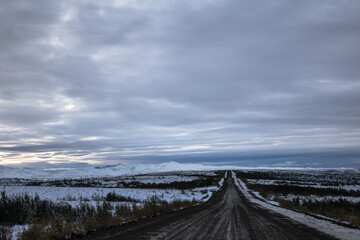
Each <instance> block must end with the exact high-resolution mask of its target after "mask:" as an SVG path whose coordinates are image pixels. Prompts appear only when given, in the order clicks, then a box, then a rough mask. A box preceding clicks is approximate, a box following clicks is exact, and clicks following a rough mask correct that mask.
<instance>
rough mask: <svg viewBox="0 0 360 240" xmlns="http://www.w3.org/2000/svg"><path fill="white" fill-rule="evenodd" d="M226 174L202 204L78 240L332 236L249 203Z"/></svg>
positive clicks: (328, 237) (308, 238)
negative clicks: (225, 177)
mask: <svg viewBox="0 0 360 240" xmlns="http://www.w3.org/2000/svg"><path fill="white" fill-rule="evenodd" d="M227 176H228V177H227V179H226V180H225V181H224V185H223V187H222V189H221V190H220V191H218V192H217V193H215V194H214V196H213V197H212V198H211V199H210V200H209V201H208V202H206V203H204V204H201V205H198V206H195V207H191V208H187V209H184V210H181V211H178V212H174V213H171V214H165V215H161V216H157V217H154V218H151V219H146V220H143V221H140V222H134V223H129V224H125V225H121V226H118V227H114V228H111V229H108V230H105V231H102V232H96V233H91V234H89V235H86V236H85V237H83V238H82V239H84V240H105V239H106V240H118V239H181V240H186V239H261V240H264V239H276V240H282V239H284V240H288V239H299V240H300V239H301V240H304V239H306V240H312V239H314V240H315V239H335V238H333V237H330V236H328V235H326V234H324V233H321V232H319V231H317V230H315V229H312V228H309V227H306V226H304V225H302V224H299V223H296V222H294V221H292V220H290V219H289V218H286V217H284V216H282V215H279V214H276V213H273V212H269V211H268V210H265V209H263V208H260V207H258V206H255V205H253V204H251V203H250V202H249V201H248V200H247V199H246V198H245V197H244V195H243V194H242V193H241V192H240V191H239V190H238V189H237V188H236V186H235V185H234V183H233V179H232V178H231V174H227Z"/></svg>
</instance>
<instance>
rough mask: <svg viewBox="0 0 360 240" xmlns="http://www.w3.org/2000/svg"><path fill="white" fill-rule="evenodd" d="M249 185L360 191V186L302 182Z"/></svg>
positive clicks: (262, 180)
mask: <svg viewBox="0 0 360 240" xmlns="http://www.w3.org/2000/svg"><path fill="white" fill-rule="evenodd" d="M247 182H248V183H251V184H261V185H290V186H298V187H312V188H332V189H343V190H346V191H351V190H353V191H360V185H359V184H356V185H337V186H334V185H326V184H324V183H323V184H322V183H320V182H318V183H316V182H301V181H296V182H294V181H290V180H269V179H247Z"/></svg>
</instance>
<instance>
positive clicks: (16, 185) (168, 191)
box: [0, 171, 224, 239]
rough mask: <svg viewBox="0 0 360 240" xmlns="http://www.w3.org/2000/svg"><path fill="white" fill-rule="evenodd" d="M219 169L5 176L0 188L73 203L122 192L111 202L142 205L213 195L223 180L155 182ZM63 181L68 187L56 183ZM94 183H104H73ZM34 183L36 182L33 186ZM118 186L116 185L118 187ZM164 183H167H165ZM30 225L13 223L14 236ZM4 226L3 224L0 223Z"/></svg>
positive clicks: (7, 192) (195, 178)
mask: <svg viewBox="0 0 360 240" xmlns="http://www.w3.org/2000/svg"><path fill="white" fill-rule="evenodd" d="M217 177H218V175H217V173H215V172H213V171H185V172H178V171H177V172H167V173H157V174H146V175H144V174H143V175H132V176H129V175H126V176H118V177H110V178H109V177H104V178H100V177H98V178H87V179H64V180H49V179H46V180H40V179H36V180H34V179H33V180H31V179H27V180H26V179H17V180H16V181H14V180H13V179H2V181H1V182H0V192H2V194H5V196H6V197H8V198H12V197H16V196H25V195H27V196H29V197H35V196H38V197H39V198H40V199H41V200H48V201H52V202H54V203H67V204H70V205H71V206H72V207H78V206H80V205H81V204H88V205H91V206H96V205H102V204H103V202H104V200H106V196H107V195H108V194H109V193H115V195H116V196H121V197H123V199H122V200H121V201H115V202H113V201H112V202H109V203H110V204H111V205H112V206H114V205H122V204H126V205H127V206H130V207H131V206H133V204H135V205H136V206H143V205H144V204H145V203H146V202H148V201H151V200H152V199H156V200H157V201H160V202H162V201H166V202H168V203H171V202H173V201H175V200H176V201H190V202H204V201H207V200H209V199H210V197H211V196H212V194H213V193H214V192H215V191H217V190H218V189H219V188H220V187H221V186H222V183H223V181H224V179H221V180H220V182H214V185H212V186H204V187H195V188H190V189H176V188H174V187H173V186H172V185H166V186H165V189H162V188H156V187H157V186H160V185H156V184H174V183H180V184H181V183H184V184H186V183H192V182H194V181H195V182H197V181H200V182H201V181H204V179H205V180H206V179H209V178H211V179H216V178H217ZM119 182H126V183H130V184H131V183H142V184H155V185H154V188H149V186H150V187H153V185H146V186H147V188H123V187H119ZM58 183H62V184H64V185H66V186H65V187H61V186H54V184H58ZM78 183H82V184H90V183H91V184H92V183H95V185H97V186H102V187H74V184H78ZM31 185H35V186H31ZM116 186H117V187H116ZM162 187H164V186H163V185H162ZM27 226H28V225H14V226H12V227H11V231H12V239H17V237H18V233H19V232H21V231H22V230H23V229H25V228H27ZM0 227H1V226H0Z"/></svg>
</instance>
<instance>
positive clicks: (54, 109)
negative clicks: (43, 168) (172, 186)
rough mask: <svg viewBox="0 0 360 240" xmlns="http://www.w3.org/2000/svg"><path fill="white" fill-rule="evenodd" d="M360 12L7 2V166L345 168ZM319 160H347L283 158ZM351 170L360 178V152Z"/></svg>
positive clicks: (0, 66)
mask: <svg viewBox="0 0 360 240" xmlns="http://www.w3.org/2000/svg"><path fill="white" fill-rule="evenodd" d="M359 12H360V1H358V0H347V1H335V0H334V1H333V0H302V1H288V0H261V1H260V0H252V1H246V0H197V1H193V0H144V1H137V0H122V1H121V0H119V1H87V0H86V1H85V0H83V1H71V0H69V1H48V0H42V1H40V0H38V1H29V0H23V1H22V0H17V1H14V0H0V165H1V164H5V165H8V164H18V163H26V164H29V163H33V162H41V161H46V162H49V163H70V162H73V163H78V162H83V163H90V164H113V163H119V162H122V163H132V162H156V161H160V162H161V161H168V160H169V159H170V160H174V159H175V160H176V161H179V162H212V163H214V164H225V163H226V164H229V163H232V164H243V165H254V166H255V165H264V164H265V165H273V166H317V165H318V166H326V165H327V163H329V164H330V162H331V161H332V162H331V163H332V164H334V163H335V162H336V163H337V166H342V164H343V163H344V162H342V161H341V160H342V157H345V156H348V155H351V154H350V153H353V152H354V151H355V152H356V149H360V47H359V43H360V14H359ZM312 152H313V153H315V152H316V153H317V154H319V153H324V154H325V153H330V154H328V155H326V156H331V157H333V158H334V156H336V160H331V161H330V160H329V158H327V157H319V158H316V157H314V156H319V155H316V154H313V155H311V154H310V155H307V156H311V157H310V158H306V157H304V156H302V157H300V158H292V159H290V158H289V159H288V158H287V157H286V154H289V156H290V155H291V156H294V155H296V154H298V153H312ZM331 152H336V154H335V155H332V154H331ZM256 153H261V154H259V156H260V157H259V156H256ZM275 153H276V154H280V155H281V156H282V157H280V158H276V157H275V158H274V160H271V161H267V162H262V160H261V159H264V158H266V156H267V154H268V155H271V154H275ZM340 153H344V154H345V155H341V154H340ZM250 155H251V156H250ZM229 156H230V157H229ZM276 156H278V155H276ZM322 156H323V155H322ZM309 159H311V160H309ZM334 159H335V158H334ZM346 159H347V162H346V164H344V166H357V167H358V166H360V154H359V151H357V153H355V155H354V154H353V155H351V157H349V156H348V157H346ZM330 165H331V164H330Z"/></svg>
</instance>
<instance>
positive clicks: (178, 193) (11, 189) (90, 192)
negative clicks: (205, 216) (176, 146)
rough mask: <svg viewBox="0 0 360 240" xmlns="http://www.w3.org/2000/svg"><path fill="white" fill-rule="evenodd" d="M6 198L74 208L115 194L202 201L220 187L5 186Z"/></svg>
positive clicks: (145, 199)
mask: <svg viewBox="0 0 360 240" xmlns="http://www.w3.org/2000/svg"><path fill="white" fill-rule="evenodd" d="M2 189H3V190H5V194H6V196H9V197H11V196H14V195H23V194H27V195H29V196H31V197H34V196H35V195H36V194H37V195H38V196H39V197H40V199H47V200H51V201H54V202H67V203H69V204H71V205H72V206H76V205H79V204H80V203H84V202H86V203H90V204H97V203H101V202H102V201H103V200H104V198H105V197H106V195H107V194H108V193H111V192H115V193H116V194H117V195H121V196H123V197H129V198H132V199H134V200H135V201H136V202H139V203H141V202H145V201H147V200H148V199H150V198H152V197H155V196H156V197H157V198H158V199H160V200H161V201H167V202H171V201H174V200H189V201H192V200H193V199H195V200H196V201H200V200H202V199H204V198H207V197H208V196H211V195H212V193H213V191H216V190H217V189H218V187H216V186H212V187H203V188H195V189H191V190H177V189H139V188H137V189H132V188H79V187H41V186H5V187H3V188H2Z"/></svg>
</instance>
